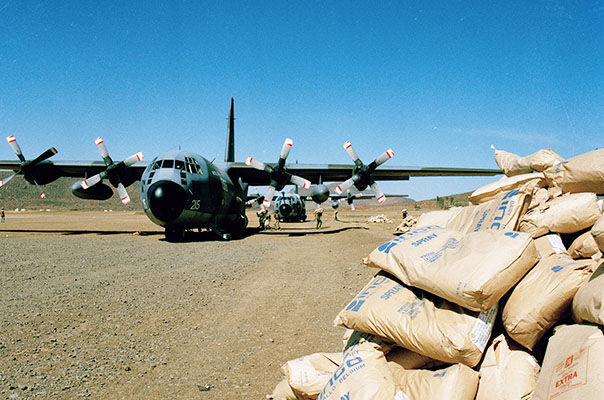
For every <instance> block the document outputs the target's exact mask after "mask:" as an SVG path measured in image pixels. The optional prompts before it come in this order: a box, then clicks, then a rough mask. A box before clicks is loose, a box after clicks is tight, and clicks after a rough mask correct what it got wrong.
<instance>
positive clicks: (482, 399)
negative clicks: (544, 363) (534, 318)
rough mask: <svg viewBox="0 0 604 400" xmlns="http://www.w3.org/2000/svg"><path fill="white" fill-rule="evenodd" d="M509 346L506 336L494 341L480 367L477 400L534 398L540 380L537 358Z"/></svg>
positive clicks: (517, 347) (518, 348)
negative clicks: (538, 379)
mask: <svg viewBox="0 0 604 400" xmlns="http://www.w3.org/2000/svg"><path fill="white" fill-rule="evenodd" d="M511 347H512V348H510V345H509V344H508V341H507V340H506V337H505V336H504V335H499V336H497V337H496V338H495V339H493V343H491V345H490V346H489V348H488V349H487V351H486V353H485V356H484V359H483V360H482V363H481V365H480V384H479V385H478V393H477V395H476V400H520V399H530V398H532V397H533V391H534V390H535V386H536V385H537V378H538V377H539V364H537V360H535V357H533V356H532V355H530V354H529V353H527V352H526V351H524V350H521V349H520V346H518V345H515V346H514V345H513V342H512V346H511Z"/></svg>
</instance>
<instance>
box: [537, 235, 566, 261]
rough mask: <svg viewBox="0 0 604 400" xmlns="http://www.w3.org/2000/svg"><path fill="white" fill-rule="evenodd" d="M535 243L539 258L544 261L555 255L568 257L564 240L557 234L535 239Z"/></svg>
mask: <svg viewBox="0 0 604 400" xmlns="http://www.w3.org/2000/svg"><path fill="white" fill-rule="evenodd" d="M533 242H534V243H535V247H536V248H537V252H538V253H539V257H541V258H542V259H543V258H545V257H549V256H551V255H553V254H567V255H568V253H567V252H566V247H564V243H562V239H561V238H560V235H558V234H557V233H550V234H548V235H543V236H540V237H538V238H536V239H534V240H533ZM569 257H570V256H569Z"/></svg>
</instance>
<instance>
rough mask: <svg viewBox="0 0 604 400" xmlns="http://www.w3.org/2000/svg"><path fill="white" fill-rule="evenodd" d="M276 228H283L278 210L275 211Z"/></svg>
mask: <svg viewBox="0 0 604 400" xmlns="http://www.w3.org/2000/svg"><path fill="white" fill-rule="evenodd" d="M275 229H277V230H279V229H281V224H280V221H279V213H278V212H277V211H275Z"/></svg>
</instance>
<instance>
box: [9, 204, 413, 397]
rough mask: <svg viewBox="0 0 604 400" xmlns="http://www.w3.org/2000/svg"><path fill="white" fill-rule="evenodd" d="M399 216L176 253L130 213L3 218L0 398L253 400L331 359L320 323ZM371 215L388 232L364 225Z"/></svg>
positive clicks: (329, 324)
mask: <svg viewBox="0 0 604 400" xmlns="http://www.w3.org/2000/svg"><path fill="white" fill-rule="evenodd" d="M399 210H400V206H391V207H390V208H388V207H385V208H384V207H382V208H377V207H366V208H359V209H357V211H356V212H355V213H352V212H351V211H348V210H346V211H342V212H340V218H341V219H343V220H344V222H334V221H333V219H332V216H331V214H330V213H329V214H326V215H325V216H324V229H322V230H321V231H316V230H315V229H314V225H313V224H314V223H313V222H307V223H304V224H282V227H283V229H282V230H281V231H279V232H277V231H274V230H271V231H265V232H262V233H259V234H254V235H249V236H247V237H245V238H243V239H240V240H234V241H230V242H222V241H216V240H214V237H213V236H212V235H211V234H208V233H201V234H196V235H194V236H193V238H192V241H190V242H188V243H176V244H175V243H168V242H166V241H164V240H163V234H162V231H161V229H160V228H159V227H157V226H155V225H153V224H152V223H150V222H149V221H148V220H147V219H146V217H145V216H144V215H142V214H140V213H134V212H122V213H117V212H115V213H111V214H109V213H102V212H96V213H95V212H72V213H22V214H14V213H13V214H9V215H8V216H7V222H6V223H5V224H2V225H1V226H0V252H1V254H2V263H1V265H0V287H1V289H0V315H1V317H0V366H1V368H0V395H1V396H0V397H2V398H7V399H8V398H39V399H49V398H52V399H54V398H69V399H72V398H145V399H148V398H182V399H192V398H197V399H241V398H256V399H263V398H264V396H265V395H266V394H268V393H270V392H271V391H272V389H273V387H274V386H275V385H276V384H277V383H278V381H279V380H280V371H279V368H280V366H281V365H282V364H283V363H285V362H286V361H287V360H290V359H293V358H297V357H300V356H302V355H306V354H310V353H314V352H317V351H339V350H341V345H342V344H341V336H342V334H343V330H342V329H341V328H334V327H333V319H334V317H335V316H336V314H337V313H338V312H339V311H340V309H341V308H342V307H343V306H344V305H345V304H347V302H348V301H349V300H350V299H351V298H352V297H353V296H354V295H355V294H356V293H357V292H358V291H359V290H360V289H361V288H362V287H363V286H364V285H365V283H366V282H367V281H368V280H369V279H370V277H371V276H373V274H374V273H375V272H376V271H375V270H371V269H368V268H366V267H364V266H362V265H361V263H360V261H361V259H362V258H363V257H365V256H366V255H367V254H368V253H369V252H370V251H371V250H373V249H374V248H375V247H376V246H377V245H379V244H381V243H383V242H384V241H386V240H389V239H390V238H392V231H393V229H394V227H395V226H396V224H397V223H398V222H400V219H401V218H400V215H399ZM383 212H386V213H387V215H388V216H389V218H391V219H393V220H394V222H395V223H394V224H371V226H369V224H366V223H364V221H366V219H367V218H366V217H368V216H370V215H375V214H377V213H383ZM416 214H419V212H416ZM249 217H250V219H251V225H252V226H255V224H256V223H257V222H256V221H255V220H254V212H250V213H249Z"/></svg>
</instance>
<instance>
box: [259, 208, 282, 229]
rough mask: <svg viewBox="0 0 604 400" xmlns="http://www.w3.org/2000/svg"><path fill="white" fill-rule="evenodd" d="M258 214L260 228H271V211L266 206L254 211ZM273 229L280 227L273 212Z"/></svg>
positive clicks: (277, 218)
mask: <svg viewBox="0 0 604 400" xmlns="http://www.w3.org/2000/svg"><path fill="white" fill-rule="evenodd" d="M256 215H257V216H258V224H259V228H260V229H270V228H271V219H272V217H271V213H270V211H269V210H268V209H266V208H261V209H260V211H258V212H257V213H256ZM275 229H281V226H280V224H279V216H278V215H277V213H276V212H275Z"/></svg>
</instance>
